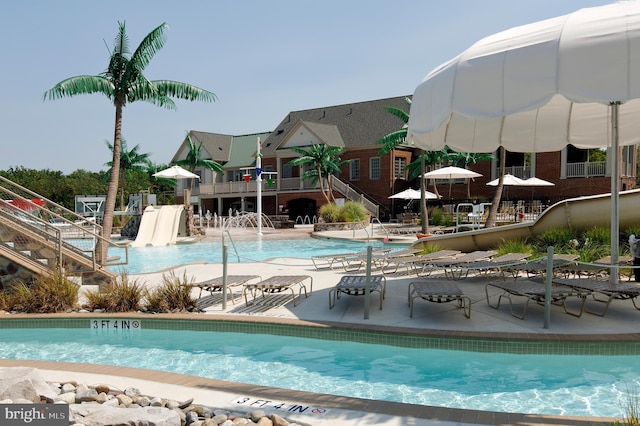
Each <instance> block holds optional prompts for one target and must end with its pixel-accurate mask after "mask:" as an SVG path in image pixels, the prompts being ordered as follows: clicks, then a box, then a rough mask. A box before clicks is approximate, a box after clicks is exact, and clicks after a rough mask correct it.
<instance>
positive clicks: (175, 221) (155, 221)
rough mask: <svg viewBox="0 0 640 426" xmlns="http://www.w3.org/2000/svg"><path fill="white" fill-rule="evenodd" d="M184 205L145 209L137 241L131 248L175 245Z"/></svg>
mask: <svg viewBox="0 0 640 426" xmlns="http://www.w3.org/2000/svg"><path fill="white" fill-rule="evenodd" d="M183 210H184V206H183V205H172V206H160V207H154V206H148V207H147V208H145V209H144V214H143V215H142V220H141V221H140V228H139V229H138V235H137V236H136V240H135V241H134V242H132V243H131V247H144V246H148V245H152V246H166V245H167V244H175V242H176V238H177V236H178V230H179V228H180V219H181V217H182V211H183Z"/></svg>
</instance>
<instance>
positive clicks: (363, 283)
mask: <svg viewBox="0 0 640 426" xmlns="http://www.w3.org/2000/svg"><path fill="white" fill-rule="evenodd" d="M366 289H367V277H366V276H363V275H345V276H343V277H342V278H340V281H339V282H338V284H336V286H335V287H333V288H332V289H330V290H329V309H333V307H334V306H335V304H336V299H340V295H341V294H346V295H349V296H364V295H365V293H366ZM386 291H387V279H386V278H385V277H384V276H383V275H372V276H371V277H370V282H369V294H371V293H378V295H379V296H380V297H379V299H380V309H382V300H383V299H384V296H385V294H386Z"/></svg>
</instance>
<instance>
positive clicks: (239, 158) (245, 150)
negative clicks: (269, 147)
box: [223, 132, 269, 169]
mask: <svg viewBox="0 0 640 426" xmlns="http://www.w3.org/2000/svg"><path fill="white" fill-rule="evenodd" d="M267 137H269V132H264V133H256V134H253V135H243V136H234V137H233V141H232V144H231V156H230V157H229V161H228V162H227V163H225V164H224V165H223V166H224V168H225V169H238V168H242V167H251V166H255V163H256V152H257V151H258V138H260V139H261V140H265V139H266V138H267Z"/></svg>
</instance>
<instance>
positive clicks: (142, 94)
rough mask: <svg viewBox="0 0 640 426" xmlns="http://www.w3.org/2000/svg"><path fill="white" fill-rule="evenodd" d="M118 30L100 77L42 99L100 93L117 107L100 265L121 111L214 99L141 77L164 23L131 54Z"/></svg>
mask: <svg viewBox="0 0 640 426" xmlns="http://www.w3.org/2000/svg"><path fill="white" fill-rule="evenodd" d="M118 27H119V28H118V34H117V36H116V38H115V42H114V47H113V51H112V52H110V58H109V65H108V66H107V69H106V70H105V71H104V72H103V73H102V74H100V75H80V76H76V77H70V78H67V79H65V80H62V81H61V82H59V83H58V84H56V85H55V86H53V88H51V89H50V90H48V91H47V92H45V94H44V97H43V100H46V99H50V100H53V99H61V98H65V97H73V96H76V95H84V94H93V93H101V94H103V95H105V96H106V97H107V98H108V99H109V100H110V101H112V102H113V105H114V106H115V108H116V114H115V126H114V135H113V159H112V160H111V164H113V167H112V173H111V176H110V177H109V187H108V189H107V199H106V201H105V209H104V217H103V221H102V222H103V223H102V236H103V238H104V239H103V242H102V244H99V245H98V247H96V250H97V253H96V257H97V259H98V261H99V262H101V263H102V264H104V263H105V261H106V259H107V244H108V240H109V238H110V236H111V228H112V227H113V211H114V209H115V202H116V196H117V193H118V178H119V175H120V150H121V146H120V144H121V135H122V111H123V109H124V107H125V106H126V105H127V104H128V103H131V102H136V101H145V102H150V103H152V104H154V105H158V106H161V107H165V108H168V109H175V108H176V106H175V103H174V102H173V100H172V99H171V98H172V97H177V98H179V99H187V100H190V101H205V102H213V101H215V100H216V95H215V94H214V93H211V92H208V91H206V90H203V89H200V88H198V87H196V86H192V85H189V84H186V83H181V82H177V81H172V80H148V79H147V78H146V77H145V76H144V74H143V71H144V69H145V68H146V66H147V65H148V64H149V62H150V61H151V59H153V57H154V56H155V54H156V53H157V52H158V51H159V50H160V49H161V48H162V47H163V46H164V43H165V40H166V37H165V35H164V31H165V30H166V29H167V28H168V25H167V24H166V23H162V24H161V25H160V26H158V27H157V28H155V29H154V30H152V31H151V32H150V33H149V34H147V36H146V37H145V38H144V39H143V40H142V42H141V43H140V45H139V46H138V47H137V48H136V50H135V51H134V52H133V54H131V53H130V51H129V37H128V36H127V33H126V31H125V23H124V22H118Z"/></svg>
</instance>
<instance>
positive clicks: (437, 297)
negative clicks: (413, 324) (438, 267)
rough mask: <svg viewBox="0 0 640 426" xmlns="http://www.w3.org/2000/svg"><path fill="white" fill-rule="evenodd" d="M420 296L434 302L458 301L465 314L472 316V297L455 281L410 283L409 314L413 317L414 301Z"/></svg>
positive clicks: (468, 316)
mask: <svg viewBox="0 0 640 426" xmlns="http://www.w3.org/2000/svg"><path fill="white" fill-rule="evenodd" d="M418 298H420V299H422V300H426V301H427V302H433V303H447V302H458V306H459V307H460V308H462V310H463V312H464V316H466V317H467V318H471V299H470V298H469V297H468V296H466V295H465V294H464V293H463V292H462V290H460V288H459V287H458V285H457V284H456V283H454V282H451V281H442V280H424V281H414V282H411V283H410V284H409V316H410V317H411V318H413V304H414V301H415V299H418Z"/></svg>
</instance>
